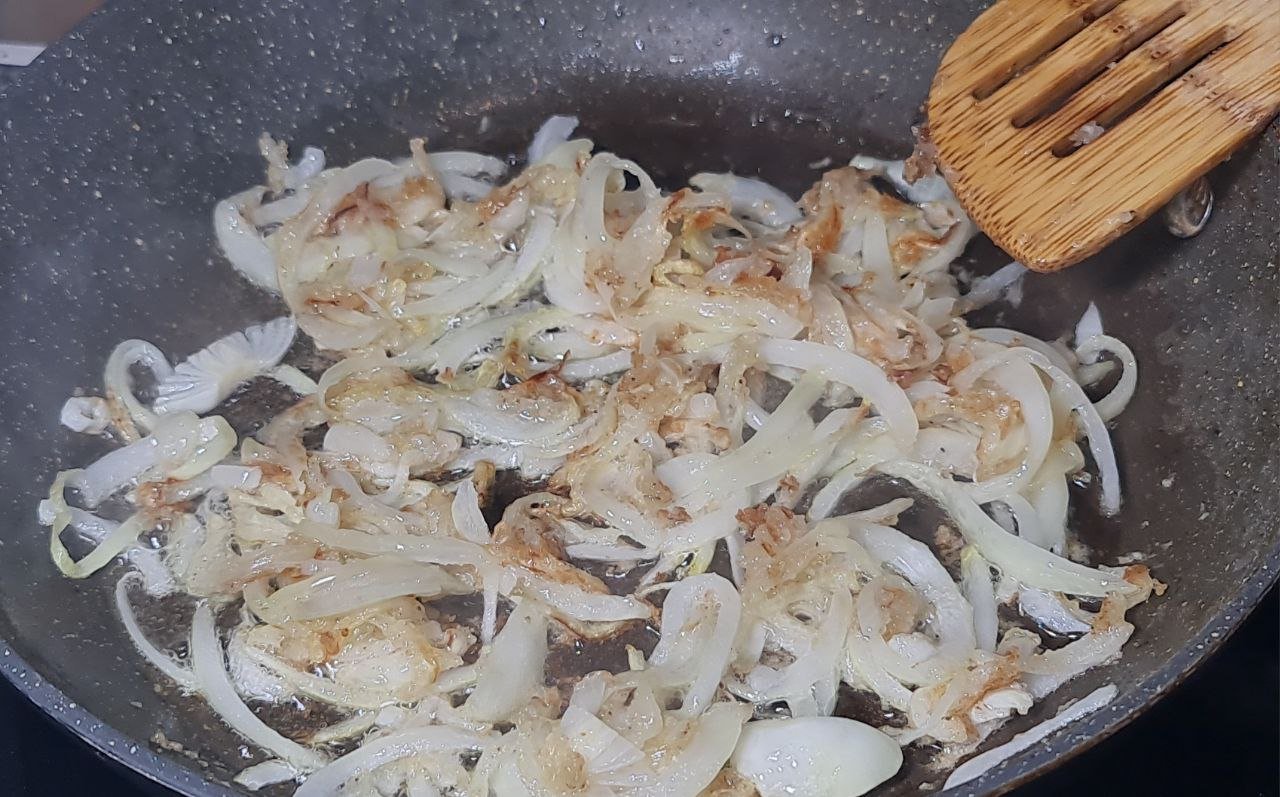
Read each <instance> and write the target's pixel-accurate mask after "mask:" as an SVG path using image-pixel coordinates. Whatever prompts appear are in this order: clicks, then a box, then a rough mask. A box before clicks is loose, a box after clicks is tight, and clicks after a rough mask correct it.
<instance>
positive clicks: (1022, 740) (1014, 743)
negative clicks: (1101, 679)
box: [942, 684, 1119, 789]
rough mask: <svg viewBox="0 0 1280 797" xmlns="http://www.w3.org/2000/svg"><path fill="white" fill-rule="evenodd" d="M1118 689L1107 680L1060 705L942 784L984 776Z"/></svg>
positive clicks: (1108, 698)
mask: <svg viewBox="0 0 1280 797" xmlns="http://www.w3.org/2000/svg"><path fill="white" fill-rule="evenodd" d="M1118 692H1119V690H1118V689H1116V686H1115V684H1107V685H1106V686H1103V687H1099V688H1098V689H1095V690H1093V691H1092V692H1090V693H1089V694H1088V695H1085V696H1084V697H1082V698H1080V699H1079V700H1077V701H1076V702H1074V703H1072V704H1071V705H1069V706H1065V707H1063V708H1061V709H1059V710H1058V713H1057V714H1055V715H1054V716H1053V718H1052V719H1047V720H1045V721H1044V722H1042V723H1040V724H1039V725H1036V726H1035V727H1033V728H1031V729H1030V730H1026V731H1023V732H1022V733H1020V734H1018V735H1017V736H1014V737H1013V738H1012V739H1010V740H1009V741H1007V742H1005V743H1004V744H1002V745H1000V746H999V747H993V748H991V749H990V750H987V751H986V752H983V753H979V754H978V755H976V756H974V757H973V758H970V759H969V760H968V761H965V762H964V763H963V764H961V765H960V766H958V767H956V769H955V771H954V772H952V773H951V774H950V775H949V776H948V777H947V782H946V783H944V784H943V785H942V788H943V789H951V788H954V787H956V786H960V785H962V784H965V783H968V782H969V781H971V780H974V779H976V778H978V777H980V776H982V775H983V774H985V773H986V772H988V771H989V770H992V769H994V768H996V767H997V766H999V765H1000V764H1002V763H1004V762H1005V761H1007V760H1008V759H1010V758H1013V757H1014V756H1015V755H1017V754H1018V753H1021V752H1022V751H1023V750H1026V749H1028V748H1030V747H1032V746H1034V745H1035V744H1037V743H1039V742H1040V741H1042V740H1044V739H1047V738H1048V737H1049V736H1050V735H1052V734H1054V733H1056V732H1057V731H1059V730H1061V729H1063V728H1065V727H1066V726H1068V725H1070V724H1071V723H1073V722H1075V721H1077V720H1079V719H1081V718H1083V717H1085V716H1088V715H1089V714H1092V713H1093V712H1095V711H1097V710H1099V709H1101V708H1103V707H1105V706H1106V705H1107V704H1108V703H1110V702H1111V701H1112V700H1114V699H1115V696H1116V694H1117V693H1118Z"/></svg>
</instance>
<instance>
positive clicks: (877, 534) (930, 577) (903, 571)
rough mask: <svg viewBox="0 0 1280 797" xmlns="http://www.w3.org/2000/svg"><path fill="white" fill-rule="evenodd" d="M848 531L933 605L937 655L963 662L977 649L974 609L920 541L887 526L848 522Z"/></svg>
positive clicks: (944, 569)
mask: <svg viewBox="0 0 1280 797" xmlns="http://www.w3.org/2000/svg"><path fill="white" fill-rule="evenodd" d="M850 526H851V528H850V531H851V533H852V536H853V538H854V539H855V540H857V541H858V542H859V543H861V544H862V546H863V547H864V548H866V549H867V553H869V554H871V556H872V557H873V558H874V559H876V560H877V561H879V562H880V563H881V564H883V565H884V566H885V567H888V568H889V569H890V570H892V571H894V572H896V573H898V574H899V575H901V576H902V577H903V578H905V579H906V580H907V581H908V582H910V583H911V585H912V586H914V587H915V588H916V589H918V590H919V591H920V594H921V595H922V596H923V597H924V599H925V600H926V601H928V602H929V603H930V604H931V605H932V606H933V617H932V629H933V631H934V632H935V633H936V634H937V636H938V640H939V643H940V648H939V652H940V653H941V654H942V655H944V656H946V657H948V658H951V659H953V660H963V659H964V658H965V657H967V656H968V654H969V651H971V650H973V648H974V647H976V645H977V643H976V639H975V636H974V626H973V607H972V606H970V605H969V602H968V601H967V600H965V599H964V596H963V595H961V594H960V590H959V588H958V587H957V586H956V583H955V582H954V581H952V580H951V576H950V575H948V574H947V570H946V568H944V567H943V566H942V563H941V562H939V561H938V558H937V557H936V556H934V555H933V551H931V550H929V547H928V546H927V545H925V544H924V543H922V542H918V541H916V540H913V539H911V538H910V537H908V536H907V535H906V534H903V533H902V532H900V531H898V530H897V529H892V528H889V527H888V526H880V525H877V524H873V523H851V524H850Z"/></svg>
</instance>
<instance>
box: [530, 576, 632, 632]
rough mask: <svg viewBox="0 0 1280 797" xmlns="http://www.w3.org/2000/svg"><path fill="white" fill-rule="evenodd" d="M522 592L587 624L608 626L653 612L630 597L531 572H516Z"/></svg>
mask: <svg viewBox="0 0 1280 797" xmlns="http://www.w3.org/2000/svg"><path fill="white" fill-rule="evenodd" d="M520 583H521V585H522V586H523V587H524V589H525V590H526V591H527V592H529V593H530V594H532V595H533V596H535V597H537V599H538V600H540V601H542V602H543V603H544V604H546V605H547V606H549V607H550V608H552V609H554V610H555V611H556V612H557V613H558V614H560V615H563V616H564V617H568V618H570V619H573V620H580V621H583V622H591V623H612V622H619V621H622V620H647V619H649V617H651V616H652V614H653V610H652V609H651V608H650V607H649V606H648V604H646V603H644V602H643V601H639V600H637V599H635V598H633V597H631V596H630V595H609V594H607V593H600V592H588V591H587V590H585V589H583V588H581V587H578V586H575V585H572V584H561V583H559V582H557V581H552V580H551V579H548V578H543V577H541V576H537V575H534V574H533V573H531V572H528V571H523V572H521V573H520Z"/></svg>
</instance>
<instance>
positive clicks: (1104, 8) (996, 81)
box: [973, 0, 1121, 100]
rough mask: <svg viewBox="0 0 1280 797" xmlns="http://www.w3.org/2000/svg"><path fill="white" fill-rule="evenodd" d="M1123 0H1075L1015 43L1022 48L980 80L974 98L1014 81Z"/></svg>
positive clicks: (974, 91) (985, 95)
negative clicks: (1064, 11)
mask: <svg viewBox="0 0 1280 797" xmlns="http://www.w3.org/2000/svg"><path fill="white" fill-rule="evenodd" d="M1120 2H1121V0H1075V2H1072V3H1071V5H1072V6H1073V8H1072V10H1071V12H1070V13H1068V14H1067V15H1066V16H1063V17H1061V18H1060V19H1057V20H1053V21H1052V22H1050V21H1046V22H1045V24H1043V25H1041V26H1039V27H1038V28H1037V30H1036V31H1035V33H1034V34H1033V35H1030V36H1028V37H1026V38H1025V39H1023V40H1022V41H1021V42H1018V43H1015V44H1012V45H1011V46H1012V47H1016V48H1019V49H1018V50H1017V51H1015V52H1013V53H1009V54H1007V56H1006V57H1005V58H1002V59H1000V60H999V62H998V63H997V65H996V67H995V68H994V69H992V70H991V72H990V73H989V74H987V75H986V76H984V77H983V78H981V79H980V80H978V81H977V82H976V84H975V85H974V89H973V98H974V99H976V100H985V99H986V98H987V97H990V96H991V95H992V94H995V93H996V92H997V91H999V90H1000V89H1001V88H1003V87H1004V86H1005V85H1006V84H1008V83H1009V82H1010V81H1012V80H1013V79H1015V78H1016V77H1018V75H1021V74H1022V73H1024V72H1026V71H1027V70H1028V69H1030V68H1031V67H1032V66H1035V65H1036V64H1037V63H1039V62H1040V61H1042V60H1043V59H1044V58H1045V57H1046V56H1048V55H1049V54H1050V53H1052V52H1053V51H1054V50H1057V49H1058V48H1059V47H1061V46H1062V45H1064V44H1066V43H1067V42H1068V41H1070V40H1071V38H1072V37H1073V36H1075V35H1076V34H1077V33H1079V32H1080V31H1082V30H1084V29H1085V28H1086V27H1088V26H1089V25H1090V24H1092V23H1093V22H1094V21H1096V20H1097V19H1099V18H1100V17H1102V16H1103V15H1104V14H1106V13H1107V12H1108V11H1110V10H1111V9H1113V8H1115V7H1116V6H1117V5H1119V4H1120Z"/></svg>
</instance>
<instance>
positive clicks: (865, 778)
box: [730, 717, 902, 797]
mask: <svg viewBox="0 0 1280 797" xmlns="http://www.w3.org/2000/svg"><path fill="white" fill-rule="evenodd" d="M730 764H731V765H732V766H733V768H734V770H735V771H736V772H738V773H739V774H740V775H742V776H743V777H745V778H747V780H749V781H751V782H752V783H753V784H755V787H756V790H757V791H759V793H760V797H792V795H797V794H803V795H806V797H857V795H860V794H866V793H867V792H869V791H871V790H872V789H873V788H875V787H876V786H878V785H880V784H881V783H883V782H884V781H886V780H888V779H889V778H891V777H893V776H894V775H895V774H896V773H897V772H898V770H899V769H900V768H901V767H902V750H901V748H899V747H898V743H897V742H895V741H894V740H893V739H890V738H889V737H888V736H886V735H884V734H883V733H881V732H880V731H878V730H876V729H875V728H872V727H871V726H870V725H864V724H862V723H861V722H857V721H855V720H851V719H845V718H843V717H804V718H800V719H795V718H792V719H775V720H764V721H761V722H750V723H747V726H746V727H745V728H744V729H743V730H742V735H741V736H739V737H738V746H737V747H736V748H734V751H733V757H732V758H731V759H730Z"/></svg>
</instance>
